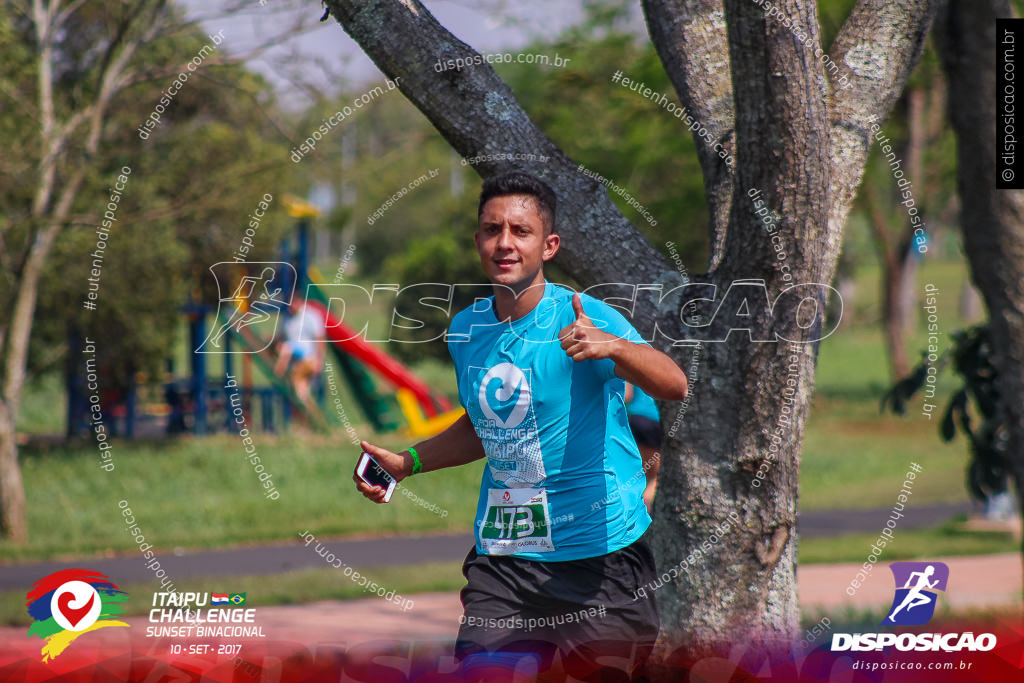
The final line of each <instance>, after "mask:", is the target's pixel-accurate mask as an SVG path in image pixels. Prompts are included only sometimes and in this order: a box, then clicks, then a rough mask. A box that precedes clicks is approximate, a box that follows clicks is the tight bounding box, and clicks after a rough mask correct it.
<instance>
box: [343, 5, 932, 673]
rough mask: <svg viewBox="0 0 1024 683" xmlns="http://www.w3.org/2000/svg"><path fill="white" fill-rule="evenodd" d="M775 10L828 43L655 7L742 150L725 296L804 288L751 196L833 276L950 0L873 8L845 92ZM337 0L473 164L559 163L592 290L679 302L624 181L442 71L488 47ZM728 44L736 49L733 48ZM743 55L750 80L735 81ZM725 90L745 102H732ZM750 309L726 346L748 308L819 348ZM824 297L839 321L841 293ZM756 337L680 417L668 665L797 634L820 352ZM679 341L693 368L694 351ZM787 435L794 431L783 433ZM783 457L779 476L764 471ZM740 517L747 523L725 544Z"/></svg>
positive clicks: (670, 65) (401, 8)
mask: <svg viewBox="0 0 1024 683" xmlns="http://www.w3.org/2000/svg"><path fill="white" fill-rule="evenodd" d="M776 4H779V5H781V7H782V9H783V11H784V12H785V13H787V14H788V15H789V17H790V19H791V20H793V21H794V22H795V23H796V24H797V25H798V26H800V27H801V29H802V30H804V31H805V32H806V33H807V34H808V35H810V36H811V38H812V47H807V46H805V45H804V44H803V43H798V42H797V41H796V40H795V39H794V37H793V34H792V32H791V31H790V29H788V28H786V27H784V26H783V24H782V23H781V22H780V21H778V20H775V19H767V18H766V17H765V15H764V13H763V12H762V10H761V9H760V8H759V7H758V6H757V5H755V4H754V3H752V2H750V1H749V0H727V2H726V3H725V9H724V11H723V9H722V5H721V3H711V2H693V3H682V2H670V1H667V0H666V1H661V0H650V1H648V2H645V12H646V14H647V18H648V24H649V26H650V32H651V37H652V40H654V42H655V45H656V47H657V49H658V53H659V55H661V57H662V60H663V61H665V67H666V70H667V71H668V72H669V76H670V78H671V79H672V82H673V84H674V85H675V87H676V90H677V92H679V94H680V98H681V99H682V101H683V103H684V105H686V106H687V107H688V109H691V110H692V111H691V114H695V115H696V116H698V117H700V116H704V117H706V118H707V120H706V121H703V123H704V124H705V125H710V126H711V127H712V134H713V136H714V137H715V139H717V140H730V139H732V137H734V139H735V144H734V151H733V155H734V157H735V159H736V163H737V165H736V169H735V172H734V173H733V174H731V175H729V174H725V173H724V171H722V170H721V169H718V168H717V167H716V165H715V162H714V160H713V159H710V158H709V155H708V150H707V149H702V150H701V151H700V152H699V154H700V155H701V162H702V165H703V169H704V173H705V187H706V189H707V192H708V203H709V207H710V208H711V211H712V220H711V221H710V225H711V226H712V230H713V233H712V239H711V242H712V246H713V248H712V258H711V263H710V264H709V271H710V272H709V274H708V275H707V276H704V277H698V278H695V279H697V280H700V281H703V282H705V283H708V284H709V285H714V286H716V287H717V288H718V290H717V291H718V293H717V294H714V295H711V296H712V298H713V299H714V300H715V302H716V303H719V302H721V301H722V299H721V297H722V295H723V294H724V293H725V291H726V290H727V289H728V286H729V285H731V284H733V283H734V282H735V281H739V280H743V279H750V278H757V279H762V280H763V281H764V282H765V284H766V286H767V289H768V291H769V292H770V296H771V298H772V299H774V297H775V296H776V295H777V294H778V293H779V291H780V290H782V289H783V288H784V286H787V285H788V281H787V280H786V279H785V274H784V271H783V270H781V267H780V265H781V264H780V262H779V259H778V258H777V256H776V253H777V252H776V251H775V250H774V249H773V248H772V242H771V241H770V239H769V236H768V235H767V234H766V233H765V231H764V229H763V227H762V222H761V218H760V217H758V216H756V215H755V213H754V211H755V207H754V205H753V203H752V202H751V199H750V197H749V196H748V194H747V192H748V191H753V190H755V189H756V190H759V191H760V192H761V196H762V197H763V199H764V200H765V201H766V202H767V205H768V207H769V209H770V210H771V211H773V212H775V213H776V214H777V216H778V232H779V234H780V235H781V236H782V239H783V240H784V241H785V249H786V259H785V265H787V266H789V268H790V271H789V273H790V274H791V275H792V278H793V280H792V281H793V282H811V283H828V282H831V281H832V276H833V274H834V272H835V267H836V262H837V259H838V253H839V245H840V242H841V238H842V227H843V224H844V223H845V220H846V216H847V214H848V212H849V209H850V203H851V202H852V200H853V197H854V194H855V190H856V187H857V185H858V184H859V183H860V178H861V174H862V172H863V165H864V160H865V158H866V155H867V149H868V146H869V144H870V138H869V131H868V126H869V121H868V117H870V116H872V115H876V116H878V117H880V118H884V117H885V115H886V114H887V113H888V111H889V109H890V108H891V106H892V103H893V102H894V101H895V99H896V97H897V96H898V95H899V92H900V91H901V90H902V89H903V87H904V85H905V83H906V79H907V77H908V75H909V73H910V70H911V68H912V67H913V64H914V62H915V61H916V59H917V57H918V56H919V55H920V51H921V45H922V41H923V37H924V35H925V33H926V32H927V29H928V26H929V23H930V21H931V16H932V14H933V11H934V4H935V2H934V0H908V1H906V2H902V3H899V7H897V8H892V7H890V6H889V5H890V3H889V2H887V1H884V0H861V1H860V2H858V3H857V5H856V7H855V8H854V10H853V13H852V14H851V16H850V18H849V20H848V21H847V22H846V24H845V25H844V27H843V29H842V31H841V32H840V35H839V38H838V39H837V41H836V45H835V46H833V49H832V52H831V53H830V55H831V57H832V59H833V60H835V62H836V63H837V64H839V65H840V67H841V69H842V71H841V72H840V74H847V75H848V76H849V77H850V79H851V82H852V86H851V88H850V89H849V90H845V91H843V92H841V93H840V92H835V93H833V91H832V85H831V84H830V80H829V77H828V75H827V74H826V73H825V71H824V69H823V66H822V61H821V59H820V55H821V50H820V49H819V50H818V51H817V53H815V48H816V47H817V46H818V45H819V39H818V22H817V14H816V6H815V3H814V2H810V1H809V0H786V1H785V2H782V3H776ZM327 6H328V8H329V9H330V12H331V14H332V15H333V16H334V17H335V18H336V19H337V20H338V22H339V23H340V24H341V25H342V27H343V28H344V29H345V31H346V32H347V33H348V34H349V35H350V36H352V38H353V39H355V40H356V42H358V43H359V45H360V46H361V47H362V48H363V50H364V51H365V52H366V53H367V55H369V57H370V58H371V59H372V60H373V61H374V63H376V64H377V66H378V67H379V68H380V69H381V70H382V71H383V72H384V73H385V74H386V75H387V76H388V77H390V78H395V77H396V76H397V77H401V81H400V83H399V87H400V89H401V90H402V92H403V93H404V94H405V95H406V97H408V98H409V99H410V101H412V102H413V104H415V105H416V106H417V107H418V108H419V109H420V111H422V112H423V114H424V115H425V116H427V118H428V119H429V120H430V121H431V122H432V123H433V124H434V126H435V127H436V128H437V129H438V131H439V132H440V133H441V134H442V135H443V136H444V137H445V138H446V139H447V140H448V142H449V143H450V144H451V145H452V146H453V147H454V148H455V149H456V150H457V151H458V152H459V153H460V154H462V155H463V156H467V157H468V156H471V155H476V154H481V153H483V154H487V153H491V154H494V153H508V152H524V153H530V152H532V153H534V154H544V155H547V156H549V157H551V160H550V161H549V162H547V163H530V162H526V163H522V164H517V165H519V166H522V167H524V168H525V169H526V170H529V171H531V172H533V173H536V174H537V175H539V176H541V177H543V178H544V179H545V180H547V181H548V182H550V183H551V185H552V186H553V187H554V189H555V191H556V192H557V193H558V199H559V206H560V207H564V210H562V211H560V218H559V231H560V232H561V234H562V238H563V241H562V244H563V252H562V254H560V256H562V255H564V258H563V259H562V261H561V263H562V265H563V266H565V267H566V268H567V270H569V272H570V273H571V274H572V275H573V276H574V277H577V278H578V279H579V280H580V281H581V282H583V283H585V284H591V283H596V282H618V281H621V280H622V279H623V276H622V274H623V273H630V277H631V278H633V279H632V281H633V282H653V283H660V284H662V285H663V286H664V285H667V286H666V287H664V288H663V290H662V291H663V292H666V291H667V290H669V289H670V288H671V287H672V286H675V285H678V284H681V278H680V277H679V276H678V275H677V274H676V273H675V272H674V271H672V270H670V269H668V267H667V266H668V264H667V263H666V261H665V260H664V259H663V258H662V257H661V256H660V255H658V254H657V252H655V251H654V250H653V249H652V248H651V246H650V245H649V244H647V242H646V241H645V240H644V239H643V238H642V236H641V235H640V234H639V233H638V231H637V230H636V229H635V228H633V227H632V226H631V225H630V224H629V223H628V221H626V220H625V219H624V218H623V217H622V215H621V214H620V213H619V211H618V210H617V209H616V208H615V207H614V205H612V204H611V202H610V201H609V200H608V197H607V192H606V191H605V189H604V188H603V187H602V186H601V185H599V184H598V183H596V182H594V181H592V180H590V179H589V178H586V177H585V176H583V175H581V174H580V173H579V172H578V171H577V168H576V165H575V164H573V163H572V162H571V161H570V160H569V158H568V157H567V156H566V155H565V154H564V153H562V152H561V151H560V150H558V149H557V148H556V147H555V146H554V144H553V143H552V142H551V140H550V139H548V138H547V136H545V135H544V134H543V132H541V131H540V130H538V129H537V128H536V126H534V125H533V124H532V122H531V121H530V120H529V119H528V117H527V116H526V114H525V113H524V112H523V111H522V109H521V108H520V107H519V106H518V104H516V102H515V100H514V97H513V95H512V93H511V92H510V91H509V90H508V88H507V87H506V86H505V85H504V84H503V83H502V82H501V81H500V79H498V77H497V76H496V75H495V74H494V72H493V70H492V69H491V68H490V66H489V65H487V64H483V65H481V66H477V67H472V68H469V69H463V70H461V71H455V70H448V71H444V72H441V73H438V72H435V71H433V68H432V65H433V64H434V63H435V62H436V61H437V59H438V58H441V59H449V58H457V57H463V58H465V57H469V56H472V55H473V54H475V53H474V52H473V51H472V50H471V49H470V48H469V47H468V46H466V45H465V44H464V43H462V42H461V41H459V40H458V39H457V38H455V37H454V36H452V35H451V34H450V33H448V32H447V31H446V30H445V29H444V28H443V27H442V26H440V25H439V24H438V23H437V22H436V21H435V20H434V18H433V17H432V16H431V15H430V14H429V12H427V10H426V8H425V7H423V5H422V4H421V3H419V2H416V1H415V0H381V1H379V2H375V3H372V4H364V3H361V2H357V1H356V0H328V1H327ZM723 16H724V17H725V19H726V20H727V22H726V23H725V24H723ZM726 45H727V46H728V53H727V54H725V53H723V52H721V51H722V50H724V49H725V47H724V46H726ZM701 50H714V51H715V52H714V53H713V54H702V53H701V52H700V51H701ZM727 63H728V65H729V69H730V76H731V78H730V79H729V80H730V81H731V87H730V86H729V85H728V84H727V83H726V82H725V81H726V79H724V78H723V77H722V73H721V72H722V71H724V68H725V65H726V64H727ZM838 75H839V74H837V75H836V76H835V78H838ZM609 76H610V74H609ZM724 97H730V98H732V106H731V107H730V105H729V103H728V102H727V101H722V98H724ZM712 99H714V101H711V100H712ZM730 109H731V110H732V111H733V114H732V118H733V121H732V122H730V121H729V118H730V114H729V112H730ZM733 129H734V131H735V132H734V134H733V135H732V136H730V134H729V131H730V130H733ZM703 144H704V143H700V142H699V143H698V147H699V148H700V147H701V146H702V145H703ZM505 167H506V164H504V163H483V164H479V165H477V166H476V169H477V171H478V172H479V173H480V174H481V175H482V176H484V177H486V176H489V175H491V174H494V173H497V172H500V171H503V170H505ZM747 291H748V292H750V291H756V290H747ZM689 298H692V297H685V298H683V297H680V296H678V293H676V294H674V295H671V296H664V297H661V298H660V299H659V297H658V296H657V295H655V296H650V297H644V298H643V300H641V301H638V302H637V315H636V316H635V317H634V322H635V323H638V325H637V326H638V329H639V328H644V327H645V326H647V325H649V324H652V323H653V322H657V324H658V325H659V327H660V329H662V330H665V331H667V332H668V333H669V334H671V333H672V332H676V331H677V330H681V329H682V328H683V325H682V324H681V321H680V312H681V310H682V308H683V305H684V304H685V303H686V300H687V299H689ZM748 298H749V300H747V301H745V302H744V304H743V305H744V306H745V308H743V309H742V310H744V311H747V312H749V314H750V315H749V316H743V314H742V313H738V314H733V313H736V310H735V309H729V310H730V312H731V313H728V314H726V316H725V317H729V318H730V320H729V321H726V320H725V318H724V317H722V318H718V317H716V319H715V320H714V321H712V323H711V324H710V325H709V326H707V327H705V328H702V329H703V330H705V331H710V335H709V336H710V337H715V336H717V335H718V334H720V333H721V332H722V331H723V330H724V329H726V328H727V327H729V326H730V324H731V323H732V322H737V321H740V319H741V317H742V322H748V323H749V324H748V325H747V326H748V327H751V328H757V329H759V330H762V331H763V330H766V329H768V328H771V329H773V330H774V331H777V332H779V333H780V334H785V335H787V336H789V338H791V339H799V338H801V336H800V334H799V331H798V330H796V329H795V323H794V322H793V319H794V317H795V308H796V305H795V303H792V302H791V303H787V304H782V305H779V306H777V307H776V308H775V309H774V310H772V309H771V306H770V305H769V303H768V302H767V301H766V300H765V297H764V296H763V295H761V299H760V300H758V299H757V298H756V296H755V295H754V294H748ZM705 303H707V302H705ZM725 303H729V302H725ZM732 303H733V304H738V303H739V302H738V301H735V300H733V302H732ZM816 303H817V305H818V310H820V311H824V306H825V298H824V296H820V297H818V300H817V301H816ZM748 304H749V305H748ZM712 310H713V308H707V307H706V308H705V310H703V311H701V312H702V313H705V314H710V313H711V312H712ZM773 315H774V316H776V318H777V320H776V323H775V326H774V327H772V325H773V321H772V316H773ZM709 317H710V316H709ZM778 320H784V321H786V322H778ZM732 326H735V325H732ZM740 326H742V325H740ZM815 328H816V329H812V330H809V332H811V333H813V332H815V331H819V332H820V328H821V316H820V315H819V316H817V318H816V325H815ZM643 331H644V330H643V329H641V332H643ZM745 336H746V335H744V334H743V333H742V332H734V333H733V334H732V335H730V337H729V340H728V341H727V342H725V343H709V344H705V345H704V347H703V348H704V349H705V350H706V351H707V353H706V355H705V357H706V361H707V365H706V366H703V367H702V368H701V373H702V378H703V377H704V376H705V373H706V377H707V380H706V381H702V383H701V384H700V385H699V387H698V390H696V391H694V393H693V395H692V397H691V403H690V405H689V412H688V414H687V416H688V418H690V419H687V420H683V421H682V422H681V426H682V428H681V429H680V430H678V432H677V433H676V435H675V436H674V437H670V438H668V439H667V440H666V442H665V444H664V448H663V451H662V453H663V456H662V469H661V472H660V474H659V487H658V488H659V492H658V495H657V498H656V501H655V527H654V548H655V554H656V555H657V558H658V561H659V568H660V569H661V570H662V571H666V570H668V569H669V568H671V567H673V566H676V567H678V566H679V563H680V562H682V561H684V560H686V559H687V558H689V557H693V556H694V554H695V553H696V552H697V551H701V552H702V553H703V556H702V558H701V560H700V561H699V562H697V563H695V564H694V565H693V566H692V567H690V569H689V571H683V572H680V573H679V575H678V577H670V578H669V579H667V580H666V581H665V582H664V583H663V584H662V585H660V586H659V587H658V591H657V597H658V602H659V607H660V609H661V611H662V628H663V644H664V649H663V653H662V654H663V656H664V658H665V659H666V660H667V659H670V658H671V657H670V656H669V655H670V654H671V653H672V652H673V651H675V650H676V648H682V649H683V650H684V651H685V656H686V657H690V656H699V655H700V654H701V653H708V652H720V653H721V652H726V651H728V650H729V649H730V648H731V644H732V643H736V642H747V643H749V644H750V645H752V646H755V647H757V646H761V645H769V646H770V645H774V644H778V643H780V642H783V641H785V642H787V643H788V642H789V641H788V639H789V638H791V637H792V636H793V635H794V634H795V631H796V628H797V619H798V610H797V602H796V566H795V561H796V536H795V528H796V515H797V477H798V471H799V453H800V445H801V443H802V438H803V429H804V422H805V418H806V415H807V410H808V405H809V400H810V396H811V392H812V389H813V377H814V364H815V357H816V353H817V345H816V344H810V345H804V346H799V347H794V348H795V349H796V351H795V352H793V353H792V355H795V356H796V358H795V359H794V362H793V363H792V364H790V362H789V361H790V355H791V348H790V345H789V344H787V343H781V342H780V343H760V344H759V343H751V342H749V341H743V339H744V338H745ZM662 344H663V348H667V350H668V351H669V353H671V354H672V355H673V357H674V358H675V359H676V361H677V362H679V364H680V365H681V366H682V367H684V368H686V367H687V366H688V364H689V361H690V353H689V352H688V351H687V350H686V349H685V348H684V347H682V346H679V347H674V348H668V347H666V346H665V345H664V340H662ZM783 391H786V393H787V395H786V397H785V399H784V400H783V397H782V396H780V394H782V392H783ZM678 408H679V406H678V404H664V405H662V406H661V410H662V416H663V422H664V423H665V424H673V421H674V417H675V413H676V411H677V409H678ZM780 425H784V426H785V428H784V429H782V432H783V433H782V434H781V435H778V434H774V433H775V432H776V431H777V427H779V426H780ZM770 432H771V433H770ZM773 434H774V439H773ZM773 446H774V449H775V450H772V449H773ZM776 450H777V454H776V453H775V451H776ZM766 465H767V468H766V470H764V472H765V474H762V475H761V477H762V478H763V484H760V482H761V479H758V477H757V472H758V471H761V468H762V467H764V466H766ZM755 481H758V482H759V485H758V484H754V482H755ZM727 522H731V524H730V525H729V527H728V530H727V531H726V532H725V533H724V534H723V533H719V532H718V531H719V530H720V529H721V528H722V525H723V524H724V523H727ZM712 539H714V541H713V542H712ZM704 547H709V548H710V549H709V550H708V551H706V552H705V551H703V550H702V548H704Z"/></svg>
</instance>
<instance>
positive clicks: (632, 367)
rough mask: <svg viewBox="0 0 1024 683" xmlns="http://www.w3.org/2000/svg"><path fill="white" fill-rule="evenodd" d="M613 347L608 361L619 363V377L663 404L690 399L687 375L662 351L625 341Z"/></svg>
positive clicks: (617, 372) (617, 364)
mask: <svg viewBox="0 0 1024 683" xmlns="http://www.w3.org/2000/svg"><path fill="white" fill-rule="evenodd" d="M609 347H610V349H609V353H608V358H610V359H611V360H612V362H613V363H615V376H616V377H620V378H622V379H624V380H626V381H627V382H629V383H630V384H635V385H637V386H638V387H640V388H641V389H643V390H644V391H646V392H647V393H648V394H650V395H651V396H653V397H654V398H660V399H661V400H663V401H682V400H683V399H684V398H686V393H687V390H688V383H687V381H686V373H685V372H683V370H682V368H680V367H679V366H678V365H676V363H675V361H673V360H672V359H671V358H669V357H668V356H667V355H665V354H664V353H662V352H661V351H658V350H657V349H655V348H652V347H650V346H647V345H646V344H634V343H633V342H631V341H627V340H625V339H621V338H620V339H618V341H612V342H610V343H609Z"/></svg>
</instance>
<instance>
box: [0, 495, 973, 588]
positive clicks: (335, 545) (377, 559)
mask: <svg viewBox="0 0 1024 683" xmlns="http://www.w3.org/2000/svg"><path fill="white" fill-rule="evenodd" d="M970 511H971V504H970V503H953V504H945V505H924V506H918V507H912V508H907V509H906V511H905V513H906V516H905V517H904V518H902V519H901V520H900V523H899V527H898V530H899V529H916V528H924V527H930V526H934V525H936V524H939V523H941V522H943V521H945V520H947V519H949V518H950V517H953V516H954V515H957V514H964V513H967V512H970ZM889 514H890V510H889V509H888V508H886V509H880V510H879V509H875V510H820V511H811V512H805V513H804V514H802V515H801V516H800V520H799V531H800V536H801V537H802V538H813V537H821V536H835V535H839V534H848V533H854V532H863V531H868V532H877V531H880V530H881V529H882V527H884V526H885V520H886V519H888V518H889ZM326 545H327V547H328V548H329V549H330V552H332V553H334V554H335V555H336V556H338V557H340V558H342V559H343V560H344V561H345V562H347V563H348V564H350V565H352V566H355V567H387V566H395V565H404V564H418V563H422V562H445V561H461V560H462V559H463V558H464V557H465V556H466V553H467V552H469V548H470V546H471V545H473V537H472V536H471V535H470V533H468V532H466V533H458V534H442V535H436V536H427V537H418V538H405V537H390V538H374V539H367V540H346V541H329V542H327V543H326ZM157 559H158V560H159V561H160V566H161V568H163V569H164V570H165V571H166V572H167V576H170V577H171V578H172V579H173V580H175V581H182V580H185V579H189V578H192V577H200V576H202V577H206V576H217V575H224V576H239V575H250V574H278V573H281V572H287V571H294V570H297V569H309V568H322V567H323V566H324V565H323V559H321V558H320V557H319V556H318V555H317V554H316V553H314V552H312V551H310V550H309V549H307V548H306V547H305V546H304V545H303V543H302V541H298V540H297V541H295V542H294V543H277V544H270V545H259V546H250V547H243V548H230V549H227V550H216V551H201V552H191V553H182V554H167V553H164V554H161V555H158V556H157ZM83 564H85V565H87V566H88V567H89V568H90V569H95V570H96V571H100V572H103V573H104V574H107V575H108V576H111V577H114V576H116V577H117V580H118V581H119V582H125V583H132V582H142V581H149V580H152V579H153V572H152V571H151V570H149V569H147V568H146V566H145V564H144V562H142V559H141V557H140V556H139V555H138V554H131V555H125V556H120V557H113V558H96V559H91V558H87V559H83V560H75V561H73V562H32V563H27V564H11V565H0V590H22V589H25V588H26V587H27V586H31V585H32V583H33V582H34V581H35V580H36V579H38V578H39V577H40V576H46V575H47V574H50V573H52V572H55V571H57V570H59V569H67V568H69V567H77V566H81V565H83Z"/></svg>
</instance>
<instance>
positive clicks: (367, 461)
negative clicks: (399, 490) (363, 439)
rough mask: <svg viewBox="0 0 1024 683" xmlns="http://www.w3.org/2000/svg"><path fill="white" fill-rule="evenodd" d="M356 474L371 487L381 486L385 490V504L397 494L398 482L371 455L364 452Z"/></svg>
mask: <svg viewBox="0 0 1024 683" xmlns="http://www.w3.org/2000/svg"><path fill="white" fill-rule="evenodd" d="M356 474H357V475H358V476H359V478H360V479H362V480H363V481H365V482H366V483H367V484H369V485H370V486H379V487H381V488H382V489H384V502H385V503H387V502H389V501H390V500H391V494H392V493H394V492H395V486H396V485H397V484H398V482H397V481H395V478H394V477H392V476H391V475H390V474H388V473H387V472H385V471H384V468H383V467H381V466H380V465H379V464H378V463H377V461H376V460H374V459H373V458H372V457H370V454H369V453H367V452H365V451H363V455H362V456H361V457H360V458H359V464H358V465H357V466H356Z"/></svg>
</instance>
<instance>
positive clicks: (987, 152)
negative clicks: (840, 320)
mask: <svg viewBox="0 0 1024 683" xmlns="http://www.w3.org/2000/svg"><path fill="white" fill-rule="evenodd" d="M1010 16H1012V14H1011V9H1010V3H1009V2H1004V1H1001V0H969V1H968V0H950V2H949V5H948V8H947V9H946V11H945V12H944V13H943V16H942V19H941V22H940V23H939V25H938V26H937V28H936V37H937V38H938V42H939V44H940V54H941V57H942V61H943V67H944V68H945V70H946V75H947V78H948V79H949V95H950V96H949V102H950V118H951V120H952V122H953V129H954V131H955V132H956V137H957V189H958V192H959V195H960V201H961V209H960V229H961V231H962V234H963V241H964V250H965V251H966V253H967V259H968V262H969V264H970V270H971V279H972V280H974V283H975V284H976V285H977V286H978V289H979V290H980V291H981V295H982V297H983V298H984V300H985V306H986V308H987V309H988V315H989V327H990V329H991V335H992V347H993V351H994V358H993V363H994V364H995V366H996V370H997V372H998V377H997V379H996V384H997V387H998V389H999V394H1000V396H1001V397H1002V401H1003V406H1004V408H1005V410H1006V424H1007V426H1008V428H1009V435H1010V444H1009V449H1008V456H1009V458H1010V468H1011V472H1012V476H1013V478H1014V481H1015V483H1016V486H1017V491H1018V500H1021V501H1024V192H1022V191H1020V190H998V189H996V139H995V136H994V135H993V128H995V122H996V71H995V57H994V56H995V52H996V46H997V42H998V40H999V38H998V37H997V36H996V24H995V20H996V18H1001V17H1010ZM1019 37H1020V36H1019V34H1018V39H1019ZM1018 51H1019V43H1018ZM1018 111H1020V109H1018ZM1020 120H1021V119H1019V118H1018V121H1020ZM1021 514H1022V515H1024V507H1022V510H1021Z"/></svg>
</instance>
